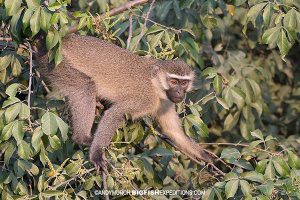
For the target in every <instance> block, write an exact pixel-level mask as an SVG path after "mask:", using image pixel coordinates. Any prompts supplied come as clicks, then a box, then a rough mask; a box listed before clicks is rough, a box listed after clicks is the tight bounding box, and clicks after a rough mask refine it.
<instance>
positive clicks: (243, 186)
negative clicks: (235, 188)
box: [240, 180, 251, 197]
mask: <svg viewBox="0 0 300 200" xmlns="http://www.w3.org/2000/svg"><path fill="white" fill-rule="evenodd" d="M240 185H241V189H242V192H243V194H244V195H245V196H246V197H247V196H250V195H251V187H250V184H249V183H248V181H245V180H240Z"/></svg>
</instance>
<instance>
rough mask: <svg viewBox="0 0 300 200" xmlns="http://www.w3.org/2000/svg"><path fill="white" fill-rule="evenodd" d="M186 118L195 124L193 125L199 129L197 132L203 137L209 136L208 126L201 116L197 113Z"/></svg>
mask: <svg viewBox="0 0 300 200" xmlns="http://www.w3.org/2000/svg"><path fill="white" fill-rule="evenodd" d="M186 119H187V120H188V121H189V122H191V123H192V124H193V126H194V127H195V128H196V129H197V130H198V131H197V133H199V134H200V135H201V137H207V136H208V128H207V125H206V124H205V123H204V122H203V121H202V120H201V118H200V117H198V116H196V115H192V114H191V115H187V116H186Z"/></svg>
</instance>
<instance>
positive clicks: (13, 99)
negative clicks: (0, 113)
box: [2, 97, 20, 108]
mask: <svg viewBox="0 0 300 200" xmlns="http://www.w3.org/2000/svg"><path fill="white" fill-rule="evenodd" d="M17 102H20V99H18V98H17V97H9V98H8V99H7V100H6V101H4V102H3V105H2V108H6V107H8V106H10V105H13V104H15V103H17Z"/></svg>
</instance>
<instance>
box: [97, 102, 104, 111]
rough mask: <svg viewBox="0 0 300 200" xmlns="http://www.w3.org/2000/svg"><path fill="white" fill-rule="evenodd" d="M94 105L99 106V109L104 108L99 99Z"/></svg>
mask: <svg viewBox="0 0 300 200" xmlns="http://www.w3.org/2000/svg"><path fill="white" fill-rule="evenodd" d="M96 107H97V108H99V109H100V110H103V109H104V105H103V104H102V103H100V102H99V101H97V102H96Z"/></svg>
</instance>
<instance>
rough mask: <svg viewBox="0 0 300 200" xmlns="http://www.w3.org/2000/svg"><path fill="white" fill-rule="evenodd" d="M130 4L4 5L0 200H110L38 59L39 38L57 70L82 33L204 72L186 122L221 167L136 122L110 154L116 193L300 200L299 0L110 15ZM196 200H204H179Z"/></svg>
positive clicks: (162, 4)
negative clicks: (73, 31)
mask: <svg viewBox="0 0 300 200" xmlns="http://www.w3.org/2000/svg"><path fill="white" fill-rule="evenodd" d="M126 2H127V1H125V0H110V1H109V0H79V1H75V0H74V1H71V0H48V1H42V0H0V25H1V30H0V34H1V38H0V40H1V42H0V49H1V52H0V79H1V84H0V98H1V101H0V102H1V110H0V116H1V118H0V130H1V132H0V150H1V155H0V165H1V168H0V170H1V172H0V193H1V199H47V198H50V197H55V198H60V199H92V198H95V199H97V198H99V196H97V195H95V190H99V189H101V188H103V187H102V176H101V174H97V173H96V171H95V169H94V167H93V165H92V164H91V163H90V162H89V161H88V148H87V147H83V146H78V145H75V144H74V143H73V142H72V141H71V139H70V135H71V131H69V127H68V125H67V122H68V112H67V109H66V108H65V106H64V101H63V97H60V96H59V95H58V94H57V92H56V91H51V88H48V86H47V85H45V83H44V82H42V81H41V79H40V77H39V73H38V71H37V69H36V68H35V66H34V61H33V63H32V61H31V56H32V49H31V46H32V45H34V44H32V41H33V38H34V36H36V35H37V34H39V33H41V32H45V33H46V34H47V40H46V42H47V48H48V49H49V61H52V62H55V63H56V64H59V63H60V62H61V60H62V59H63V58H62V56H61V38H62V37H63V36H65V34H66V33H67V30H68V27H70V26H71V25H73V26H74V25H75V26H77V28H78V29H80V31H79V32H78V33H80V34H89V35H93V36H95V37H99V38H102V39H105V40H109V41H111V42H113V43H115V44H118V45H120V46H122V47H123V48H127V49H129V50H130V51H132V52H134V53H136V54H139V55H151V56H153V57H157V58H162V59H172V58H175V57H180V58H181V59H183V60H185V61H186V62H187V63H188V64H189V65H191V66H193V67H194V68H195V70H196V72H197V83H196V86H195V90H194V91H193V92H191V94H190V95H189V96H188V97H187V98H186V101H185V102H184V103H181V104H179V105H178V106H177V109H178V113H179V114H180V116H181V117H182V124H183V127H184V130H185V132H186V134H187V135H189V136H190V137H193V138H194V139H195V140H196V141H198V142H201V144H202V145H203V146H205V147H206V149H207V150H208V151H210V152H212V153H214V154H215V156H216V163H215V165H216V167H218V168H219V169H220V170H217V169H216V168H212V166H205V163H202V165H199V163H195V162H193V161H191V160H190V159H189V158H187V157H186V156H185V155H183V154H181V153H180V152H179V151H176V150H175V149H174V148H173V147H171V146H170V145H169V144H168V143H166V142H165V141H164V140H162V139H161V137H159V133H158V132H157V131H156V130H157V125H156V124H155V122H153V121H152V120H151V119H149V118H144V119H143V120H142V121H140V122H131V121H130V120H129V121H128V122H127V123H126V124H124V126H123V127H122V128H121V129H119V130H118V131H117V133H116V135H115V137H114V139H113V141H114V142H113V143H112V144H111V146H110V147H109V149H108V150H107V157H109V166H108V168H109V173H110V174H109V176H108V177H107V187H108V189H111V190H118V189H129V190H134V189H146V190H147V189H189V190H200V189H202V190H205V191H206V192H205V195H204V196H203V199H226V198H234V199H299V198H300V170H299V169H300V158H299V151H300V138H299V133H300V61H299V52H300V51H299V50H300V46H299V40H300V3H299V1H298V0H228V1H225V0H218V1H216V0H165V1H160V0H157V1H149V2H147V3H145V4H141V5H139V6H137V7H134V8H132V9H130V10H125V11H123V12H122V13H121V14H119V15H113V14H112V15H111V14H110V12H106V11H109V10H112V9H113V8H117V7H119V6H121V5H122V4H124V3H126ZM145 2H146V1H145ZM102 13H104V14H102ZM101 14H102V15H101ZM57 67H59V65H58V66H57ZM74 81H76V80H74ZM99 113H101V111H100V112H99ZM99 118H100V117H99V116H97V117H96V123H97V121H99ZM62 119H64V120H62ZM70 130H71V129H70ZM200 164H201V163H200ZM172 197H173V198H174V196H172ZM185 197H188V198H193V197H192V196H184V195H182V196H180V197H179V196H177V197H175V198H185ZM101 198H102V197H101ZM132 198H137V199H140V198H143V199H149V198H150V199H151V198H155V199H167V198H170V197H169V196H168V195H166V196H160V197H158V196H135V197H132ZM194 198H196V197H194Z"/></svg>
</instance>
